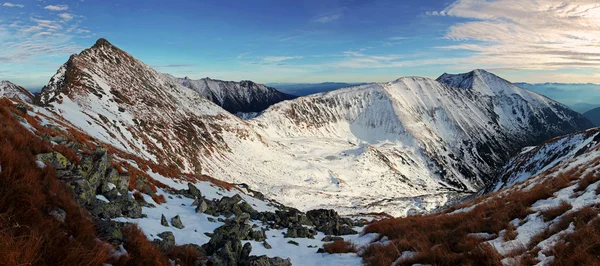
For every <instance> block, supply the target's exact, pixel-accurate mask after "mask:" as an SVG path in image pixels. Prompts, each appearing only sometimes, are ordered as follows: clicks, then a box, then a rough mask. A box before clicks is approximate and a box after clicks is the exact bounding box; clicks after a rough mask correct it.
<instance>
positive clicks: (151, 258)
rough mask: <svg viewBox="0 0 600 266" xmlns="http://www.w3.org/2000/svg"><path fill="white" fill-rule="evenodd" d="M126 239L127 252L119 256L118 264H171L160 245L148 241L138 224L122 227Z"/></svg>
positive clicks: (126, 265) (140, 265)
mask: <svg viewBox="0 0 600 266" xmlns="http://www.w3.org/2000/svg"><path fill="white" fill-rule="evenodd" d="M121 231H122V232H123V236H124V237H125V239H126V241H125V243H124V244H123V247H124V248H125V250H127V254H126V255H124V256H121V257H119V258H118V260H117V261H116V262H115V264H117V265H124V266H133V265H139V266H142V265H159V266H161V265H165V266H166V265H170V264H169V261H168V259H167V257H166V256H165V255H164V254H163V253H162V252H161V251H160V249H159V248H158V247H156V246H155V245H154V244H152V243H151V242H150V241H148V238H146V236H145V235H144V233H143V232H142V230H140V229H139V228H138V227H137V225H129V226H127V227H124V228H122V229H121Z"/></svg>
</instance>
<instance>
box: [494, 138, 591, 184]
mask: <svg viewBox="0 0 600 266" xmlns="http://www.w3.org/2000/svg"><path fill="white" fill-rule="evenodd" d="M598 144H600V129H598V128H593V129H589V130H586V131H583V132H579V133H575V134H571V135H567V136H563V137H559V138H555V139H552V140H549V141H546V142H545V143H543V144H541V145H539V146H536V147H527V148H525V149H524V150H523V151H522V152H521V153H520V154H519V155H517V156H515V157H514V158H512V159H511V160H510V161H509V162H508V163H507V164H506V166H505V167H504V169H502V172H501V174H500V175H499V176H498V183H497V184H496V185H495V187H494V190H495V191H497V190H499V189H501V188H504V187H508V186H511V185H514V184H515V183H518V182H523V181H525V180H527V179H529V178H530V177H532V176H536V175H539V174H540V173H543V172H544V171H547V170H549V169H551V168H553V167H555V166H557V165H559V164H561V163H564V162H565V161H568V160H572V159H575V158H577V157H578V156H580V155H582V154H584V153H586V152H587V151H588V150H589V149H590V148H592V147H595V146H597V145H598Z"/></svg>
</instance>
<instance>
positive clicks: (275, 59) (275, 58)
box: [263, 56, 303, 62]
mask: <svg viewBox="0 0 600 266" xmlns="http://www.w3.org/2000/svg"><path fill="white" fill-rule="evenodd" d="M301 58H303V57H302V56H266V57H263V60H264V61H266V62H281V61H287V60H292V59H301Z"/></svg>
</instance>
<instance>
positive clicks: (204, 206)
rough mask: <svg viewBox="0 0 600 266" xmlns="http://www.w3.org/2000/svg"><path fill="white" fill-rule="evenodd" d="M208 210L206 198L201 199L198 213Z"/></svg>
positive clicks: (197, 208)
mask: <svg viewBox="0 0 600 266" xmlns="http://www.w3.org/2000/svg"><path fill="white" fill-rule="evenodd" d="M207 210H208V204H207V203H206V200H203V199H202V200H200V202H199V203H198V206H197V207H196V213H205V212H206V211H207Z"/></svg>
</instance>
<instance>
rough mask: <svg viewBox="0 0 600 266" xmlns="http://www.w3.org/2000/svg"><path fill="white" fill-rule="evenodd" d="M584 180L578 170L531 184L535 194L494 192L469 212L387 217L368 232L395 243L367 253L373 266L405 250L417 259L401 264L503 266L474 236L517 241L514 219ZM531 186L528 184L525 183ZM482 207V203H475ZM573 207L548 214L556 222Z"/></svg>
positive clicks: (365, 257) (366, 258)
mask: <svg viewBox="0 0 600 266" xmlns="http://www.w3.org/2000/svg"><path fill="white" fill-rule="evenodd" d="M580 176H581V171H578V170H577V169H574V170H570V171H568V172H565V173H559V174H558V175H556V177H553V178H545V179H542V180H544V182H542V183H539V184H535V185H531V186H530V189H529V190H524V189H519V190H507V191H503V192H501V193H493V194H490V195H486V196H483V197H480V198H478V199H476V200H474V201H473V202H471V203H467V204H463V206H462V207H463V208H464V207H469V206H474V207H473V208H472V209H471V210H470V211H468V212H461V213H450V212H451V211H447V212H444V213H441V214H433V215H425V216H411V217H406V218H395V219H385V220H382V221H378V222H374V223H372V224H370V225H369V226H367V227H366V228H365V233H379V234H381V236H386V237H387V238H388V239H390V240H391V241H390V242H391V244H390V245H386V246H383V245H380V244H372V245H371V246H369V247H367V248H365V249H364V250H363V251H361V254H362V257H363V260H364V262H365V264H367V265H385V264H386V263H390V262H394V261H396V259H397V258H398V257H399V256H400V254H401V253H402V252H404V251H413V252H416V253H415V254H418V255H415V256H412V257H411V258H410V259H407V260H405V261H404V262H402V263H400V264H401V265H411V264H434V265H499V264H500V260H501V259H502V257H501V256H500V255H499V254H498V253H497V252H496V251H495V250H494V249H493V248H492V247H491V246H489V245H486V244H485V243H484V241H485V240H483V239H478V238H475V237H471V236H470V235H469V234H470V233H489V234H496V235H499V233H500V231H502V230H506V231H505V235H504V238H505V240H511V239H514V238H515V237H516V231H515V228H514V225H512V224H511V221H513V220H515V219H518V220H522V219H524V218H526V217H527V216H528V215H529V214H531V213H533V212H532V210H531V209H530V206H532V205H533V204H534V203H535V202H537V201H538V200H542V199H547V198H550V197H552V196H553V194H554V193H555V192H556V191H558V190H560V189H563V188H565V187H568V186H570V185H572V183H573V182H574V180H576V179H578V178H579V177H580ZM522 185H524V186H525V185H527V184H522ZM474 204H476V205H474ZM568 209H570V205H568V206H567V205H566V204H561V206H559V207H558V208H556V209H552V210H548V211H546V214H545V215H546V216H547V218H548V219H550V218H552V219H554V218H556V217H558V216H560V215H562V214H563V213H565V211H566V210H568Z"/></svg>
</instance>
